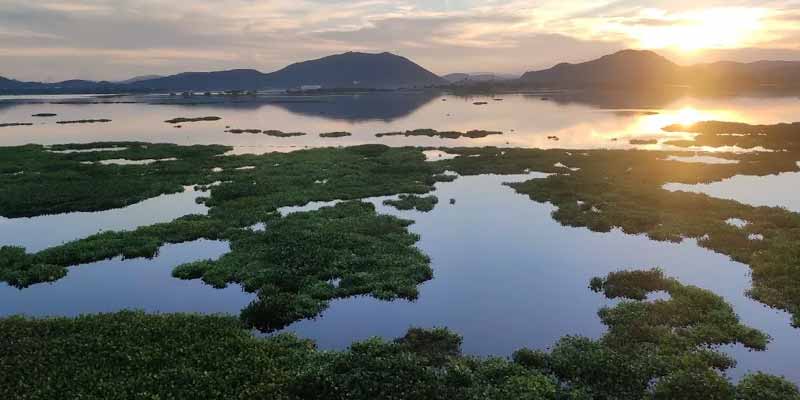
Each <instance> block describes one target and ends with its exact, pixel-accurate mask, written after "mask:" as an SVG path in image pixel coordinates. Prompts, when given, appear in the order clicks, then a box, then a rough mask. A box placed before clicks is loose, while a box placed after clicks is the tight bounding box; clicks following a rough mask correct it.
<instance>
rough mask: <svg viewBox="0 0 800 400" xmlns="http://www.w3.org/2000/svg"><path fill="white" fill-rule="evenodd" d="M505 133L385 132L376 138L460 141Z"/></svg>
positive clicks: (472, 131) (476, 130) (475, 131)
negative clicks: (398, 137)
mask: <svg viewBox="0 0 800 400" xmlns="http://www.w3.org/2000/svg"><path fill="white" fill-rule="evenodd" d="M502 134H503V132H500V131H485V130H478V129H474V130H471V131H467V132H458V131H437V130H436V129H414V130H409V131H405V132H383V133H376V134H375V136H376V137H384V136H405V137H409V136H427V137H438V138H441V139H458V138H460V137H466V138H470V139H477V138H482V137H486V136H489V135H502Z"/></svg>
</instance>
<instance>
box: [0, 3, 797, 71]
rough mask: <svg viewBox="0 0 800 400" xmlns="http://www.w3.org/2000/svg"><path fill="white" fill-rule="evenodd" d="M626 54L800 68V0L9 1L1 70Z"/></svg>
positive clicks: (0, 22) (486, 66)
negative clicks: (773, 62)
mask: <svg viewBox="0 0 800 400" xmlns="http://www.w3.org/2000/svg"><path fill="white" fill-rule="evenodd" d="M625 48H638V49H652V50H655V51H657V52H659V53H661V54H663V55H665V56H667V57H669V58H670V59H672V60H673V61H676V62H678V63H681V64H689V63H695V62H709V61H719V60H733V61H756V60H760V59H781V60H800V0H774V1H772V0H760V1H756V0H726V1H711V0H691V1H686V0H669V1H666V0H643V1H629V0H611V1H603V0H592V1H579V0H526V1H518V0H506V1H495V0H488V1H477V0H408V1H406V0H355V1H337V0H169V1H157V0H81V1H78V0H0V76H4V77H9V78H14V79H20V80H33V81H46V82H52V81H59V80H65V79H73V78H80V79H93V80H122V79H128V78H130V77H133V76H137V75H149V74H161V75H165V74H172V73H178V72H183V71H210V70H222V69H232V68H255V69H258V70H261V71H264V72H270V71H274V70H277V69H280V68H282V67H284V66H286V65H288V64H290V63H292V62H298V61H303V60H307V59H313V58H319V57H323V56H326V55H330V54H335V53H341V52H345V51H364V52H383V51H389V52H392V53H395V54H399V55H402V56H405V57H408V58H410V59H412V60H413V61H415V62H417V63H419V64H420V65H422V66H424V67H425V68H428V69H430V70H431V71H433V72H435V73H438V74H446V73H452V72H499V73H514V74H520V73H522V72H525V71H528V70H536V69H543V68H548V67H550V66H552V65H554V64H556V63H559V62H580V61H585V60H589V59H592V58H596V57H599V56H602V55H605V54H608V53H611V52H614V51H617V50H621V49H625Z"/></svg>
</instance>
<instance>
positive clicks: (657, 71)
mask: <svg viewBox="0 0 800 400" xmlns="http://www.w3.org/2000/svg"><path fill="white" fill-rule="evenodd" d="M680 69H681V67H680V66H678V65H677V64H675V63H673V62H672V61H669V60H667V59H666V58H664V57H662V56H660V55H658V54H656V53H655V52H652V51H646V50H623V51H620V52H617V53H614V54H611V55H607V56H603V57H601V58H598V59H596V60H592V61H588V62H584V63H580V64H570V63H561V64H558V65H556V66H555V67H553V68H550V69H546V70H542V71H534V72H526V73H525V74H523V75H522V77H521V78H520V81H522V82H525V83H529V84H534V85H537V86H547V87H595V86H602V87H608V86H614V87H617V86H641V85H643V84H645V85H647V84H652V83H654V82H657V83H659V84H663V83H667V84H669V83H677V82H676V81H677V80H678V79H677V78H678V76H679V75H680Z"/></svg>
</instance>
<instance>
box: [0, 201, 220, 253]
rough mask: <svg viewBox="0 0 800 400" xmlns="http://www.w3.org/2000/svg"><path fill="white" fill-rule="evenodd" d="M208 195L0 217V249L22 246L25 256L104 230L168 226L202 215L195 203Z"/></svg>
mask: <svg viewBox="0 0 800 400" xmlns="http://www.w3.org/2000/svg"><path fill="white" fill-rule="evenodd" d="M207 195H208V192H203V191H196V190H194V188H193V187H191V186H189V187H186V188H184V191H183V192H181V193H175V194H165V195H161V196H157V197H153V198H150V199H147V200H144V201H141V202H139V203H136V204H132V205H130V206H127V207H124V208H118V209H113V210H106V211H98V212H74V213H65V214H54V215H43V216H39V217H33V218H5V217H0V246H6V245H14V246H23V247H25V248H27V250H28V251H29V252H35V251H39V250H43V249H45V248H48V247H51V246H56V245H59V244H61V243H64V242H68V241H72V240H76V239H81V238H84V237H86V236H89V235H93V234H95V233H98V232H101V231H107V230H116V231H119V230H131V229H135V228H137V227H139V226H145V225H151V224H155V223H159V222H169V221H172V220H173V219H175V218H178V217H181V216H184V215H187V214H205V213H207V212H208V207H206V206H205V205H204V204H197V203H196V202H195V199H197V198H198V197H201V196H207Z"/></svg>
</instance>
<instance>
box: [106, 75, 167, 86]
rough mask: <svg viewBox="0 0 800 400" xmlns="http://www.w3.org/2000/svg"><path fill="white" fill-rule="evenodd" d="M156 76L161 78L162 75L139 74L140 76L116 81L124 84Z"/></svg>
mask: <svg viewBox="0 0 800 400" xmlns="http://www.w3.org/2000/svg"><path fill="white" fill-rule="evenodd" d="M158 78H163V77H162V76H161V75H140V76H134V77H133V78H130V79H126V80H124V81H119V82H117V83H121V84H123V85H124V84H128V83H136V82H140V81H148V80H151V79H158Z"/></svg>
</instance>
